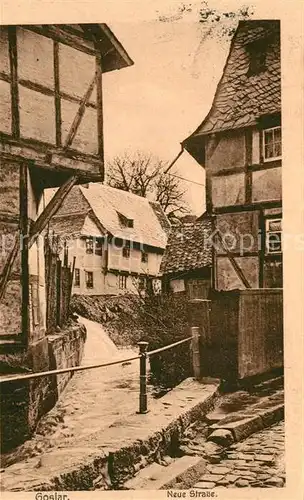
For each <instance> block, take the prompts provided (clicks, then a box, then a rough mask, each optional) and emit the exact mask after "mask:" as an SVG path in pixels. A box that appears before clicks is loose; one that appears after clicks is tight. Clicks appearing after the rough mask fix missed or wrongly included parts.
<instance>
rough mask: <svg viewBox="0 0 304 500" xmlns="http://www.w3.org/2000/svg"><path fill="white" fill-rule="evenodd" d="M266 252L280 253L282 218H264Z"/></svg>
mask: <svg viewBox="0 0 304 500" xmlns="http://www.w3.org/2000/svg"><path fill="white" fill-rule="evenodd" d="M266 253H267V254H277V253H282V219H267V220H266Z"/></svg>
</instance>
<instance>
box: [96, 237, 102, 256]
mask: <svg viewBox="0 0 304 500" xmlns="http://www.w3.org/2000/svg"><path fill="white" fill-rule="evenodd" d="M95 255H102V241H100V240H96V242H95Z"/></svg>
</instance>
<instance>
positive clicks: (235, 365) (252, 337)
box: [189, 289, 283, 380]
mask: <svg viewBox="0 0 304 500" xmlns="http://www.w3.org/2000/svg"><path fill="white" fill-rule="evenodd" d="M189 322H190V326H198V327H199V329H200V335H201V342H200V351H201V369H202V374H203V375H204V376H211V377H219V378H222V379H226V380H227V379H243V378H246V377H250V376H254V375H259V374H262V373H266V372H269V371H271V370H272V369H275V368H281V367H283V291H282V289H250V290H237V291H229V292H216V293H214V294H213V296H212V298H211V300H199V299H197V300H192V301H190V303H189Z"/></svg>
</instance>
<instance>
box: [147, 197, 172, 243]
mask: <svg viewBox="0 0 304 500" xmlns="http://www.w3.org/2000/svg"><path fill="white" fill-rule="evenodd" d="M150 205H151V207H152V208H153V210H154V213H155V215H156V217H157V218H158V220H159V223H160V225H161V227H162V228H163V230H164V231H165V233H166V234H167V235H168V234H169V233H170V230H171V224H170V222H169V219H168V217H167V216H166V215H165V213H164V211H163V209H162V207H161V206H160V204H159V203H158V202H156V201H150Z"/></svg>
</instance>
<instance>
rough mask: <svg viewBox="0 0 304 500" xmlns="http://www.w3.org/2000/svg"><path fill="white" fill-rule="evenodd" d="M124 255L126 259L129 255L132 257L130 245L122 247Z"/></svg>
mask: <svg viewBox="0 0 304 500" xmlns="http://www.w3.org/2000/svg"><path fill="white" fill-rule="evenodd" d="M122 256H123V257H124V258H125V259H129V257H130V248H129V247H123V249H122Z"/></svg>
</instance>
